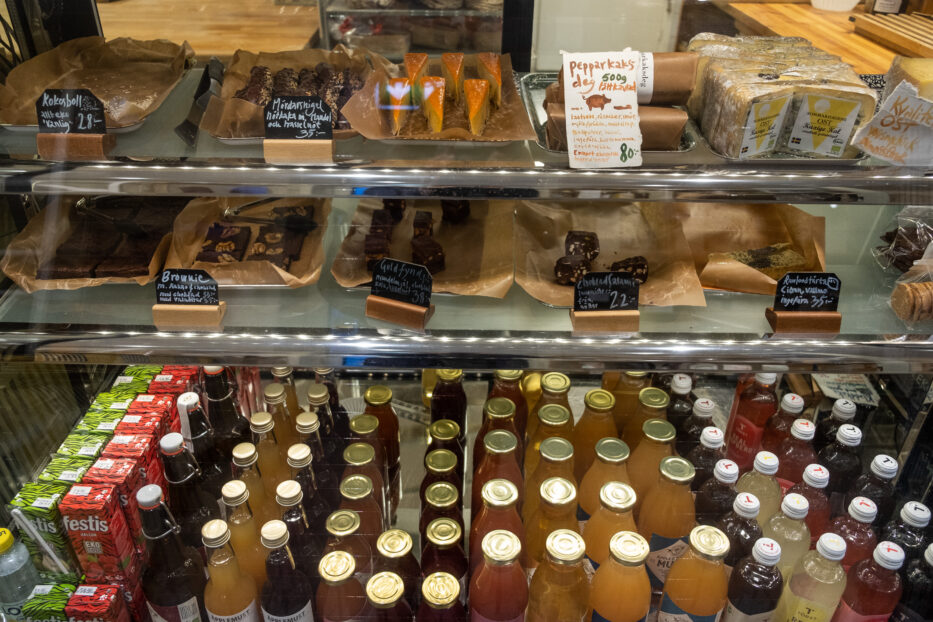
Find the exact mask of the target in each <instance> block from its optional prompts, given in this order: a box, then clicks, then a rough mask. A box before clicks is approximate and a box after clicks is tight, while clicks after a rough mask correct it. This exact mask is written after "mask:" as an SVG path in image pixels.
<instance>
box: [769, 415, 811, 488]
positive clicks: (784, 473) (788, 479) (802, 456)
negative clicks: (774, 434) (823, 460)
mask: <svg viewBox="0 0 933 622" xmlns="http://www.w3.org/2000/svg"><path fill="white" fill-rule="evenodd" d="M815 432H816V426H814V425H813V422H812V421H810V420H809V419H797V420H796V421H794V425H793V427H791V430H790V438H786V439H784V442H782V443H781V446H780V447H779V448H778V450H777V454H776V455H777V457H778V472H777V481H778V483H779V484H780V485H781V490H783V491H784V494H787V491H788V490H790V488H791V486H793V485H794V484H797V483H799V482H801V481H803V470H804V469H805V468H807V465H808V464H813V463H815V462H816V461H817V456H816V452H815V451H813V445H812V444H811V443H812V442H813V434H814V433H815Z"/></svg>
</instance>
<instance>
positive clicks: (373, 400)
mask: <svg viewBox="0 0 933 622" xmlns="http://www.w3.org/2000/svg"><path fill="white" fill-rule="evenodd" d="M363 399H364V400H366V403H367V404H369V405H370V406H382V405H383V404H388V403H389V402H391V401H392V389H390V388H389V387H387V386H384V385H381V384H377V385H375V386H372V387H369V388H368V389H366V392H365V393H364V394H363Z"/></svg>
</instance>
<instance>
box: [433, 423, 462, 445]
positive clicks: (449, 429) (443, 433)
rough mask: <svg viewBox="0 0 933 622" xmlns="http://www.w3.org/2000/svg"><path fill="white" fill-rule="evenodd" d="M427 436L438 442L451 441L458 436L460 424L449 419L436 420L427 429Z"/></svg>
mask: <svg viewBox="0 0 933 622" xmlns="http://www.w3.org/2000/svg"><path fill="white" fill-rule="evenodd" d="M428 434H429V435H430V436H431V438H436V439H437V440H439V441H452V440H454V439H455V438H457V437H459V436H460V424H458V423H457V422H456V421H451V420H450V419H438V420H437V421H435V422H434V423H432V424H431V427H430V428H428Z"/></svg>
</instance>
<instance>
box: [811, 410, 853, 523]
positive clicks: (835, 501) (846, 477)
mask: <svg viewBox="0 0 933 622" xmlns="http://www.w3.org/2000/svg"><path fill="white" fill-rule="evenodd" d="M836 401H839V400H836ZM817 433H819V426H818V425H817ZM861 444H862V431H861V430H859V429H858V428H857V427H855V426H854V425H852V424H850V423H843V424H842V425H840V426H839V428H838V429H837V430H836V438H835V440H834V441H833V442H832V443H829V444H828V445H826V446H825V447H823V448H822V449H821V450H820V452H819V462H820V464H822V465H823V466H825V467H826V469H827V470H828V471H829V484H827V485H826V490H825V492H826V496H827V497H829V507H830V511H831V512H832V515H833V516H837V515H839V514H843V513H844V512H845V500H846V489H847V488H848V487H849V485H850V484H851V483H852V482H854V481H855V480H856V478H858V476H859V475H861V474H862V452H861V451H860V450H859V445H861Z"/></svg>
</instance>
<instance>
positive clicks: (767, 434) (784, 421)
mask: <svg viewBox="0 0 933 622" xmlns="http://www.w3.org/2000/svg"><path fill="white" fill-rule="evenodd" d="M802 412H803V398H802V397H800V396H799V395H797V394H796V393H785V394H784V397H782V398H781V407H780V408H778V411H777V412H776V413H774V414H773V415H771V418H770V419H768V423H767V424H765V431H764V433H762V435H761V448H762V449H763V450H765V451H770V452H772V453H774V452H777V450H778V448H779V447H780V446H781V443H783V442H784V439H786V438H788V437H789V436H790V429H791V427H792V426H793V425H794V421H796V420H797V419H798V418H799V417H800V413H802Z"/></svg>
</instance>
